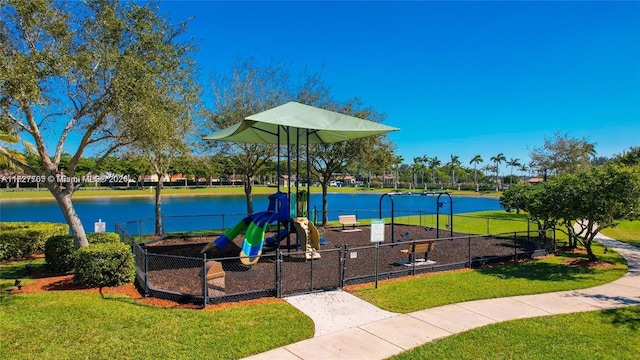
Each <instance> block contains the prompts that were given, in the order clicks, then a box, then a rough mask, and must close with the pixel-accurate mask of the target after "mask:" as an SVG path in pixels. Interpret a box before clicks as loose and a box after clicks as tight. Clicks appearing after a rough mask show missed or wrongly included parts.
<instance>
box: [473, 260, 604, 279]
mask: <svg viewBox="0 0 640 360" xmlns="http://www.w3.org/2000/svg"><path fill="white" fill-rule="evenodd" d="M478 272H480V273H481V274H485V275H491V276H495V277H497V278H500V279H527V280H542V281H571V280H578V279H580V278H581V277H582V276H584V275H585V274H593V273H595V270H594V269H591V268H589V267H583V266H569V265H562V264H549V263H543V262H534V261H528V262H523V263H515V264H506V265H502V266H496V267H488V268H481V269H479V270H478Z"/></svg>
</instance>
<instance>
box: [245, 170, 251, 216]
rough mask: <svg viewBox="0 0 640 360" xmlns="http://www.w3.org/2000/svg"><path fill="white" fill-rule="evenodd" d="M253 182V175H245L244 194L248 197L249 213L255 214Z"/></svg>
mask: <svg viewBox="0 0 640 360" xmlns="http://www.w3.org/2000/svg"><path fill="white" fill-rule="evenodd" d="M252 189H253V183H252V181H251V177H245V179H244V196H245V197H246V198H247V215H251V214H253V195H252Z"/></svg>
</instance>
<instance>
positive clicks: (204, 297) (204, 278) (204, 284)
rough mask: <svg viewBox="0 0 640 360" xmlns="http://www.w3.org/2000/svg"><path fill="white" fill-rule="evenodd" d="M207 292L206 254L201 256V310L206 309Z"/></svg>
mask: <svg viewBox="0 0 640 360" xmlns="http://www.w3.org/2000/svg"><path fill="white" fill-rule="evenodd" d="M208 296H209V290H208V289H207V254H203V255H202V308H206V307H207V302H208V299H207V298H208Z"/></svg>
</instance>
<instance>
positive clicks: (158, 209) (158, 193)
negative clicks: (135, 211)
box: [156, 174, 163, 236]
mask: <svg viewBox="0 0 640 360" xmlns="http://www.w3.org/2000/svg"><path fill="white" fill-rule="evenodd" d="M157 175H158V183H157V184H156V235H158V236H160V235H162V233H163V231H162V228H163V226H162V194H161V192H162V185H163V183H162V174H157Z"/></svg>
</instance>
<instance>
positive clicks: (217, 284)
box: [145, 224, 536, 299]
mask: <svg viewBox="0 0 640 360" xmlns="http://www.w3.org/2000/svg"><path fill="white" fill-rule="evenodd" d="M341 230H342V229H341V228H328V229H326V232H325V235H324V238H325V241H326V243H325V244H324V245H321V246H320V250H319V254H320V258H318V259H313V260H308V259H306V258H305V253H304V252H303V251H298V250H297V249H296V246H295V244H296V234H295V233H292V234H291V235H290V238H289V241H290V246H289V247H287V239H284V240H282V241H281V243H280V251H281V253H282V262H281V263H280V269H279V271H280V272H281V274H282V283H281V284H280V286H281V289H282V292H283V293H284V294H292V293H297V292H306V291H314V290H320V289H328V288H337V287H340V286H342V285H348V284H356V283H362V282H371V281H373V280H374V274H375V272H376V261H375V259H376V248H375V244H372V243H371V234H370V227H368V226H362V227H358V228H357V231H346V232H345V231H341ZM393 231H394V236H395V241H394V242H392V241H391V226H390V225H388V224H387V225H386V226H385V241H384V243H382V244H380V247H379V251H378V255H377V257H378V269H377V271H378V273H379V274H380V278H395V277H401V276H406V275H412V274H417V273H424V272H432V271H439V270H449V269H455V268H463V267H465V264H468V261H469V258H471V259H472V262H473V264H474V265H478V264H480V265H481V264H484V263H485V262H488V261H498V260H504V259H505V258H506V257H509V256H512V255H513V254H514V252H517V253H519V254H522V253H524V252H531V251H533V250H535V249H536V246H535V244H534V243H531V242H528V241H518V242H514V240H511V239H501V238H495V237H482V236H477V235H468V234H461V233H454V234H453V238H452V239H443V238H445V237H447V238H449V237H450V232H449V231H445V230H440V239H438V240H436V244H435V248H434V249H433V250H432V251H430V252H429V254H428V260H430V262H429V264H428V265H417V266H413V265H412V263H410V264H409V266H406V265H404V264H403V263H407V262H409V260H411V259H410V257H409V255H408V254H405V253H402V252H401V250H403V249H407V248H408V247H409V242H411V241H419V240H426V239H436V230H435V229H429V228H425V227H421V226H413V225H395V227H394V229H393ZM272 235H273V234H270V233H267V235H266V237H269V236H272ZM215 238H216V236H199V237H173V238H171V237H169V238H165V239H162V240H158V241H154V242H150V243H147V244H145V248H146V249H147V251H148V281H149V284H150V285H151V286H152V287H153V288H155V289H161V290H168V291H171V292H175V293H182V294H190V295H195V296H199V295H201V294H202V288H203V285H205V284H204V283H203V278H202V274H203V262H202V254H201V253H200V251H201V250H202V248H203V247H204V246H205V245H206V244H208V243H210V242H211V241H213V240H214V239H215ZM242 241H243V237H242V235H240V236H238V237H236V238H235V239H234V240H233V243H232V244H231V245H229V246H228V247H227V248H225V249H223V250H222V251H218V252H215V253H212V254H209V256H208V257H207V258H208V259H216V261H219V262H220V263H221V264H222V269H223V270H224V276H222V277H219V278H216V279H211V280H208V281H207V282H206V286H207V288H208V296H209V297H211V298H214V299H215V298H216V297H221V298H222V297H226V296H229V295H231V294H245V293H248V292H255V293H256V294H258V293H259V292H261V291H262V292H265V291H266V292H271V295H273V294H274V293H275V289H276V268H277V264H276V263H277V261H276V260H277V252H276V250H277V247H275V246H265V247H264V249H263V253H262V256H261V258H260V261H259V262H258V263H256V264H254V265H253V266H245V265H242V264H241V262H240V261H239V258H237V257H238V256H239V253H240V249H241V245H242ZM165 255H173V256H179V257H173V256H171V257H168V256H165ZM341 256H344V262H343V261H341ZM424 257H425V254H424V253H418V254H416V258H418V259H422V258H424ZM194 258H197V259H194ZM431 262H433V263H431ZM416 264H424V262H419V263H416ZM341 272H344V279H345V284H341V281H340V280H341ZM257 297H259V295H258V296H257ZM239 299H242V297H240V298H239Z"/></svg>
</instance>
